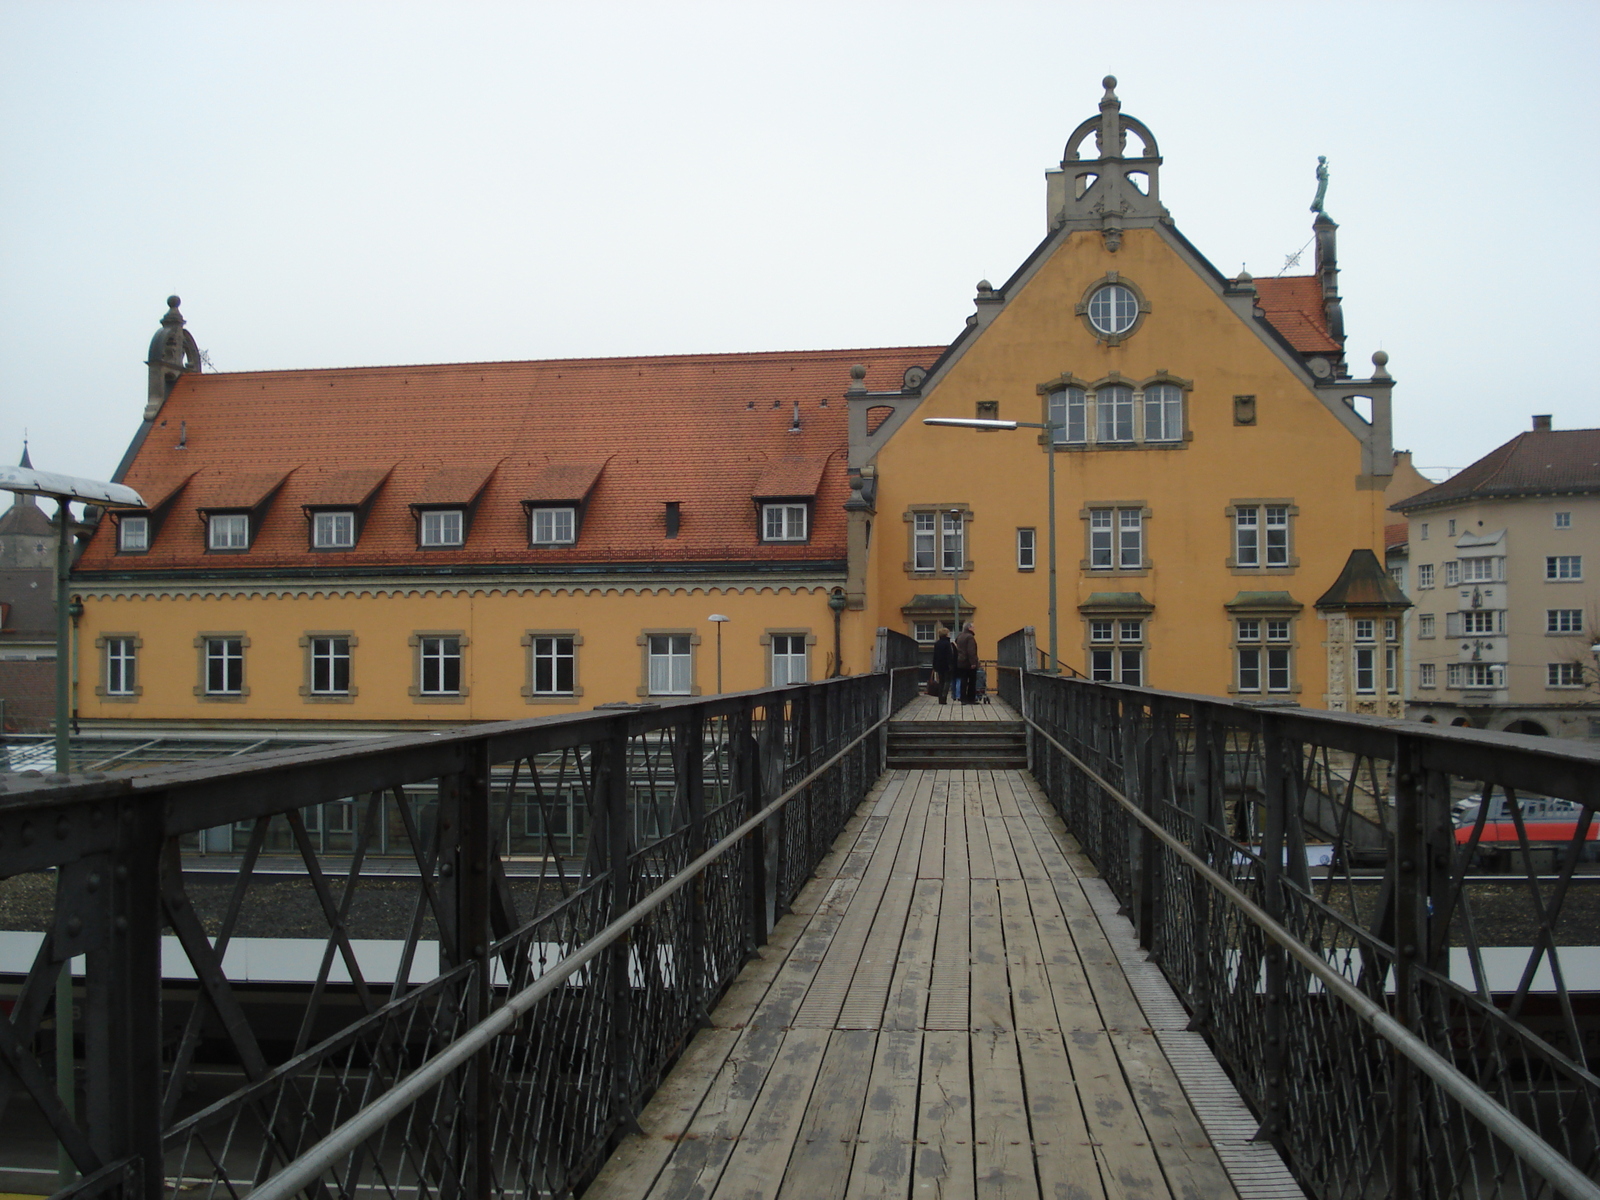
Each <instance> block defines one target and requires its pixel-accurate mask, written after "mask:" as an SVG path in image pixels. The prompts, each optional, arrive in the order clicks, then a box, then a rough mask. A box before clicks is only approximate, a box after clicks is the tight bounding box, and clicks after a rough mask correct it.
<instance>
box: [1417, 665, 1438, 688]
mask: <svg viewBox="0 0 1600 1200" xmlns="http://www.w3.org/2000/svg"><path fill="white" fill-rule="evenodd" d="M1417 686H1418V687H1425V688H1431V687H1438V686H1439V684H1438V676H1437V675H1436V674H1435V668H1434V665H1433V664H1432V663H1423V664H1422V665H1421V666H1419V667H1418V668H1417Z"/></svg>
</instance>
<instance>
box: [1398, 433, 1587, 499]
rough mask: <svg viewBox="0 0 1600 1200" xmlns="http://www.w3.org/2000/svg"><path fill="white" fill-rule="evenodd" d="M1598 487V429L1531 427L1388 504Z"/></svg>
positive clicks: (1580, 489)
mask: <svg viewBox="0 0 1600 1200" xmlns="http://www.w3.org/2000/svg"><path fill="white" fill-rule="evenodd" d="M1576 492H1585V493H1587V492H1600V429H1531V430H1528V431H1527V432H1525V433H1519V434H1518V435H1517V436H1516V437H1514V438H1512V439H1511V440H1510V441H1509V442H1507V443H1506V444H1505V445H1503V446H1498V447H1496V448H1495V449H1493V450H1491V451H1489V453H1488V454H1485V455H1484V456H1483V457H1482V458H1480V459H1479V460H1478V461H1477V462H1475V463H1473V464H1472V465H1471V466H1470V467H1467V468H1466V469H1465V470H1462V471H1457V472H1456V473H1455V474H1454V475H1452V476H1451V477H1450V478H1449V479H1447V480H1445V481H1444V482H1443V483H1440V484H1435V485H1434V486H1433V487H1431V488H1429V489H1428V490H1427V491H1425V492H1418V493H1417V494H1416V495H1415V496H1410V497H1408V498H1406V499H1405V500H1402V501H1401V502H1400V503H1399V504H1396V505H1393V506H1391V507H1392V508H1393V511H1395V512H1406V513H1408V512H1412V511H1414V510H1416V509H1420V508H1428V507H1431V506H1433V505H1436V504H1449V503H1452V502H1454V501H1457V500H1466V499H1473V498H1479V497H1496V496H1550V495H1562V494H1572V493H1576Z"/></svg>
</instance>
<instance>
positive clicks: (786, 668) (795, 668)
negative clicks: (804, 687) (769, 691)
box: [772, 633, 809, 687]
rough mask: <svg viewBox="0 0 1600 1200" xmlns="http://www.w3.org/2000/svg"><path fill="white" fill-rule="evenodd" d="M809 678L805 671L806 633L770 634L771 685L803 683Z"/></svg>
mask: <svg viewBox="0 0 1600 1200" xmlns="http://www.w3.org/2000/svg"><path fill="white" fill-rule="evenodd" d="M808 678H809V675H808V674H807V671H806V635H805V634H803V633H775V634H773V635H772V686H773V687H782V686H783V685H784V684H788V683H804V682H806V680H807V679H808Z"/></svg>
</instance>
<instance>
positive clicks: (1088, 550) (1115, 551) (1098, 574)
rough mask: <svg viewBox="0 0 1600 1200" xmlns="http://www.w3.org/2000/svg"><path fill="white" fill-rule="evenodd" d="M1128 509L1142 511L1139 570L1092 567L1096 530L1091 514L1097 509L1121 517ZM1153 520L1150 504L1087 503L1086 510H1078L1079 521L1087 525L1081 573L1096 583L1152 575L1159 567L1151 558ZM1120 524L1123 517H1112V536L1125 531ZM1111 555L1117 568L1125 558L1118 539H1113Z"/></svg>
mask: <svg viewBox="0 0 1600 1200" xmlns="http://www.w3.org/2000/svg"><path fill="white" fill-rule="evenodd" d="M1125 508H1135V509H1138V510H1139V566H1137V567H1123V566H1117V565H1112V566H1110V567H1092V566H1090V565H1089V564H1090V563H1091V561H1092V554H1093V546H1092V543H1091V541H1090V538H1092V537H1093V530H1092V529H1091V528H1090V525H1089V514H1090V513H1091V512H1093V511H1095V510H1096V509H1098V510H1100V511H1102V512H1104V511H1105V510H1107V509H1109V510H1111V511H1112V512H1113V513H1120V512H1121V511H1122V510H1123V509H1125ZM1151 516H1152V510H1151V508H1150V504H1149V502H1148V501H1146V500H1086V501H1085V502H1084V504H1083V507H1082V508H1080V509H1079V510H1078V520H1079V521H1080V522H1082V524H1083V549H1084V557H1083V558H1082V559H1080V560H1079V562H1078V570H1079V571H1080V572H1082V573H1083V574H1084V575H1086V576H1089V577H1091V578H1093V579H1107V578H1111V577H1114V576H1118V575H1122V576H1129V577H1133V576H1139V575H1148V574H1150V572H1151V571H1152V570H1153V569H1154V567H1155V563H1154V561H1152V559H1151V558H1150V518H1151ZM1120 520H1121V517H1118V516H1114V517H1112V525H1111V528H1112V533H1113V534H1115V533H1116V532H1117V530H1118V529H1120V528H1121V526H1120V525H1118V523H1117V522H1119V521H1120ZM1111 555H1112V560H1113V563H1114V564H1115V563H1116V562H1117V561H1118V560H1120V559H1121V557H1122V554H1121V546H1119V545H1118V544H1117V542H1116V539H1115V537H1113V540H1112V544H1111Z"/></svg>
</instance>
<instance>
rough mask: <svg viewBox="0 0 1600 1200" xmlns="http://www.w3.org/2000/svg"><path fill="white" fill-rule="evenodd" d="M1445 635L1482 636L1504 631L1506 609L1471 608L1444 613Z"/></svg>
mask: <svg viewBox="0 0 1600 1200" xmlns="http://www.w3.org/2000/svg"><path fill="white" fill-rule="evenodd" d="M1444 626H1445V629H1444V632H1445V636H1446V637H1482V636H1484V635H1485V634H1493V633H1504V632H1505V631H1506V610H1505V609H1503V608H1473V609H1468V610H1466V611H1464V612H1453V613H1446V614H1445V618H1444Z"/></svg>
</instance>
